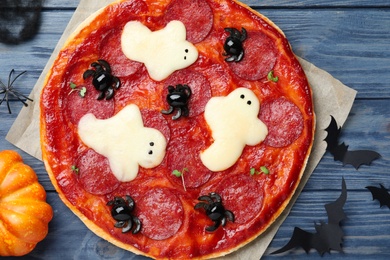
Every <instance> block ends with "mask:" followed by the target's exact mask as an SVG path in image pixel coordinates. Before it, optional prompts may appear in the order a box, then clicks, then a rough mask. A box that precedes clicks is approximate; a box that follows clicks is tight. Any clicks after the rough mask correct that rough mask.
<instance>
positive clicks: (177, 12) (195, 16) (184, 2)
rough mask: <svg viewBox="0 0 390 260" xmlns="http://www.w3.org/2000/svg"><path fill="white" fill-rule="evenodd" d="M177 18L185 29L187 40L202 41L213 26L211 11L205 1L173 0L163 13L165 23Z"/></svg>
mask: <svg viewBox="0 0 390 260" xmlns="http://www.w3.org/2000/svg"><path fill="white" fill-rule="evenodd" d="M173 20H179V21H181V22H183V24H184V25H185V27H186V30H187V41H190V42H192V43H198V42H201V41H203V40H204V39H205V38H206V37H207V35H208V34H209V33H210V31H211V28H212V26H213V11H212V10H211V7H210V5H209V4H208V3H207V1H203V0H174V1H172V2H171V4H170V5H169V6H168V8H167V10H166V13H165V21H166V23H168V22H170V21H173Z"/></svg>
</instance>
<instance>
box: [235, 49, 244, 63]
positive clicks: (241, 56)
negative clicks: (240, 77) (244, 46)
mask: <svg viewBox="0 0 390 260" xmlns="http://www.w3.org/2000/svg"><path fill="white" fill-rule="evenodd" d="M242 58H244V51H242V52H241V53H240V54H239V55H238V57H236V60H235V61H240V60H242Z"/></svg>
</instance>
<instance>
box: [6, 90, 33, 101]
mask: <svg viewBox="0 0 390 260" xmlns="http://www.w3.org/2000/svg"><path fill="white" fill-rule="evenodd" d="M10 92H11V93H12V94H14V96H15V95H17V96H19V97H23V98H25V99H28V100H30V101H33V100H32V99H31V98H29V97H27V96H25V95H23V94H22V93H20V92H19V91H17V90H14V89H12V91H10Z"/></svg>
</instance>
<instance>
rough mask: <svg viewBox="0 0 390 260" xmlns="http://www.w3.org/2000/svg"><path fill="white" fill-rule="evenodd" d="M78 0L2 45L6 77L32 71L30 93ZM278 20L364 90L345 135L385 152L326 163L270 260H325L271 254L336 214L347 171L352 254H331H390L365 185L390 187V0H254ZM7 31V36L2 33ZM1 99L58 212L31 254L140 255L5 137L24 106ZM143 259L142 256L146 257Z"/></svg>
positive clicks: (54, 8) (59, 3) (51, 7)
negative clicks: (79, 213)
mask: <svg viewBox="0 0 390 260" xmlns="http://www.w3.org/2000/svg"><path fill="white" fill-rule="evenodd" d="M78 2H79V1H78V0H46V1H43V8H42V10H41V22H40V27H39V30H38V33H37V34H36V35H35V37H33V38H32V39H30V40H28V41H24V42H21V43H19V44H4V43H0V79H1V80H2V82H6V81H7V80H8V73H9V71H10V70H11V69H15V70H16V72H21V71H24V70H27V73H26V74H24V75H23V76H21V77H20V78H19V79H18V80H17V82H16V83H15V87H16V88H17V89H18V90H19V91H20V92H22V93H24V94H27V95H28V94H29V93H30V91H31V89H32V88H33V86H34V85H35V82H36V81H37V79H38V77H39V76H40V74H41V72H42V70H43V68H44V66H45V64H46V63H47V61H48V59H49V57H50V55H51V53H52V52H53V50H54V48H55V46H56V44H57V42H58V40H59V38H60V36H61V35H62V33H63V31H64V29H65V27H66V25H67V24H68V22H69V20H70V18H71V16H72V14H73V13H74V11H75V8H76V7H77V5H78ZM244 2H245V3H247V4H249V5H250V6H251V7H253V8H254V9H256V10H258V11H260V12H261V13H263V14H264V15H266V16H268V17H269V18H270V19H271V20H272V21H273V22H275V23H276V24H277V25H278V26H279V27H280V28H281V29H282V30H283V31H284V32H285V34H286V36H287V38H288V39H289V41H290V43H291V45H292V48H293V50H294V51H295V53H296V54H297V55H298V56H300V57H302V58H304V59H306V60H308V61H310V62H311V63H313V64H315V65H316V66H318V67H320V68H322V69H324V70H326V71H328V72H329V73H331V74H332V75H333V76H334V77H335V78H337V79H339V80H341V81H342V82H343V83H344V84H345V85H347V86H349V87H351V88H353V89H355V90H357V91H358V94H357V98H356V100H355V103H354V105H353V107H352V110H351V113H350V115H349V117H348V119H347V121H346V123H345V124H344V126H343V130H342V136H341V141H344V142H345V143H346V144H348V145H349V146H350V148H351V149H355V150H356V149H373V150H375V151H377V152H379V153H380V154H381V155H382V158H380V159H379V160H376V161H374V162H373V163H372V165H371V166H362V167H360V168H359V170H355V169H354V168H353V167H352V166H350V165H346V166H344V167H343V166H342V164H341V163H340V162H337V161H334V160H333V158H332V156H331V155H330V154H329V153H326V154H325V156H324V157H323V158H322V160H321V161H320V163H319V165H318V166H317V168H316V169H315V171H314V172H313V174H312V176H311V178H310V179H309V181H308V183H307V185H306V186H305V188H304V190H303V192H302V193H301V195H300V196H299V198H298V200H297V202H296V203H295V205H294V206H293V208H292V211H291V213H290V215H289V216H288V217H287V219H286V221H285V222H284V223H283V225H282V226H281V227H280V229H279V231H278V232H277V234H276V236H275V238H274V239H273V241H272V243H271V244H270V246H269V248H268V250H267V251H266V253H265V256H264V259H272V258H284V259H291V258H297V259H298V258H299V259H315V258H317V259H320V258H321V256H320V255H319V254H318V253H317V252H316V251H314V250H312V251H311V252H310V253H309V254H306V253H305V251H304V250H303V249H296V250H292V251H290V252H288V253H286V254H282V255H270V253H271V252H273V251H275V250H276V249H279V248H281V247H282V246H283V245H285V244H286V243H287V242H288V240H289V238H290V236H291V234H292V232H293V229H294V227H295V226H297V227H301V228H302V229H305V230H307V231H311V232H314V223H315V222H317V223H318V222H320V221H327V218H326V213H325V209H324V204H326V203H329V202H332V201H334V200H335V199H337V198H338V196H339V195H340V190H341V179H342V177H344V178H345V181H346V184H347V189H348V199H347V202H346V204H345V206H344V209H345V212H346V214H347V216H348V219H347V220H345V221H344V222H343V225H342V226H343V230H344V232H345V237H344V243H343V250H344V252H343V253H339V252H336V251H332V252H331V254H325V255H324V259H326V258H331V259H389V258H390V209H389V208H387V207H382V208H380V205H379V202H378V201H373V200H372V196H371V194H370V193H369V191H368V190H367V189H366V188H365V187H366V186H369V185H371V186H379V184H383V185H384V186H385V187H387V188H390V160H389V158H390V149H389V145H390V109H389V106H390V1H388V0H377V1H372V0H348V1H347V0H326V1H324V0H272V1H271V0H264V1H261V0H245V1H244ZM1 37H2V35H0V40H1ZM0 98H2V96H0ZM10 106H11V109H12V114H8V109H7V106H6V104H4V103H3V104H2V105H1V106H0V150H5V149H11V150H16V151H18V152H19V153H20V154H21V155H22V156H23V158H24V160H25V162H26V163H27V164H29V165H30V166H32V167H33V168H34V170H35V171H36V173H37V174H38V177H39V181H40V183H41V184H42V185H43V186H44V187H45V189H46V191H47V201H48V202H49V203H50V204H51V205H52V207H53V209H54V218H53V220H52V221H51V223H50V225H49V234H48V236H47V237H46V239H45V240H44V241H42V242H41V243H39V244H38V245H37V247H36V249H35V250H34V251H33V252H32V253H31V254H30V255H28V256H26V257H25V259H99V258H100V259H131V258H132V257H133V254H131V253H129V252H126V251H124V250H122V249H119V248H116V247H115V246H113V245H111V244H109V243H108V242H105V241H104V240H102V239H100V238H98V237H97V236H95V235H94V234H93V233H92V232H91V231H89V230H88V229H87V228H86V227H85V226H84V224H82V222H81V221H80V220H79V219H78V218H77V217H76V216H75V215H73V213H71V211H70V210H68V208H67V207H66V206H65V205H64V204H63V203H62V202H61V201H60V199H59V197H58V195H57V193H56V191H55V190H54V188H53V186H52V184H51V182H50V180H49V178H48V176H47V173H46V170H45V168H44V166H43V163H42V162H41V161H39V160H37V159H35V158H33V157H32V156H30V155H28V154H26V153H25V152H23V151H21V150H19V149H18V148H16V147H15V146H13V145H12V144H10V143H9V142H7V141H6V140H5V136H6V134H7V132H8V130H9V129H10V127H11V125H12V123H13V122H14V120H15V118H16V116H17V114H18V112H19V111H20V109H21V107H22V104H21V103H20V102H18V101H16V100H12V101H11V102H10ZM137 259H143V258H138V257H137Z"/></svg>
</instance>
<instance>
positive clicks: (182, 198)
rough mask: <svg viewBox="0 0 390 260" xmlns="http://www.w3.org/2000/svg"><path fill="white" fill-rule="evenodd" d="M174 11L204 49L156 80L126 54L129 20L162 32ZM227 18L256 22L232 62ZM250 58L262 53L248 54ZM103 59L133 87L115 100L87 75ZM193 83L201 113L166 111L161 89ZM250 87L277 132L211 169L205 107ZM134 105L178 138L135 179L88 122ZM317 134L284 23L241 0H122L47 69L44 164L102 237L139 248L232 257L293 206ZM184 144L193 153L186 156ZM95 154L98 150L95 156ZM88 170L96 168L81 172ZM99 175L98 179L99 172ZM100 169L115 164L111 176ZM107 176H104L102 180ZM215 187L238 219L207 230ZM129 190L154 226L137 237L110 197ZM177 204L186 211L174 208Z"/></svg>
mask: <svg viewBox="0 0 390 260" xmlns="http://www.w3.org/2000/svg"><path fill="white" fill-rule="evenodd" d="M194 5H197V6H196V8H198V9H196V10H200V11H199V13H200V14H197V15H195V16H194V18H192V15H190V16H188V13H187V12H185V11H186V10H188V9H186V8H194ZM208 8H209V9H208ZM177 10H184V12H178V11H177ZM190 10H191V9H190ZM210 10H211V12H210ZM210 14H211V17H209V16H210ZM172 19H174V20H176V19H177V20H180V21H182V22H183V23H184V24H185V25H186V28H187V39H191V40H192V41H193V44H194V45H195V46H196V47H197V49H198V51H199V57H198V60H197V61H196V62H195V63H194V64H193V65H191V66H190V67H188V68H186V69H183V70H180V71H176V72H174V73H173V74H172V75H171V76H170V77H168V78H167V79H165V80H162V81H154V80H152V79H150V77H149V76H148V73H147V71H146V69H145V67H144V65H143V64H140V63H137V62H134V61H129V60H126V59H123V53H121V50H120V40H118V38H120V37H118V36H120V33H121V30H122V28H123V26H124V25H125V24H126V23H127V22H128V21H132V20H137V21H141V22H142V23H144V24H145V25H146V26H148V27H149V28H150V29H151V30H152V31H154V30H159V29H161V28H163V27H164V26H165V25H166V24H167V23H168V22H169V21H170V20H172ZM196 20H199V21H202V23H203V24H205V20H206V21H207V20H209V25H208V26H205V27H206V29H200V28H202V26H199V25H196V24H194V23H195V21H196ZM206 24H207V23H206ZM226 27H234V28H237V29H241V28H242V27H244V28H245V29H246V30H247V32H248V38H247V39H246V40H245V41H244V48H245V52H246V56H244V59H243V60H242V63H240V62H237V63H235V62H233V63H228V62H226V61H225V58H226V56H224V55H223V52H224V50H223V44H224V41H225V39H226V38H227V37H228V34H227V33H226V32H225V31H224V28H226ZM204 30H207V31H206V32H205V31H204ZM254 39H256V41H255V40H254ZM259 42H260V43H259ZM264 46H266V49H264ZM252 52H253V54H252ZM267 52H270V53H271V55H270V56H269V58H268V60H267V64H265V62H264V61H261V60H257V57H258V56H267V57H268V54H267V55H266V53H267ZM259 53H260V54H261V55H256V54H259ZM248 57H249V58H250V59H252V60H250V61H248V60H245V58H247V59H249V58H248ZM251 57H253V58H251ZM99 59H105V60H107V61H108V62H109V63H110V65H111V67H112V70H113V72H112V73H113V74H114V75H116V76H118V77H119V78H120V80H121V84H122V85H121V87H120V88H119V89H118V90H117V91H116V93H115V96H114V98H113V99H112V100H108V101H107V100H102V101H97V100H96V96H97V92H96V91H95V90H94V88H93V86H92V84H91V81H90V80H89V81H88V80H84V79H83V77H82V74H83V72H84V71H85V70H87V69H90V64H91V63H92V62H95V61H97V60H99ZM270 63H271V65H270ZM254 64H256V66H260V67H259V70H264V71H268V70H270V69H271V70H272V72H273V75H275V76H277V77H278V81H276V82H274V81H272V80H270V79H268V78H267V76H264V75H263V74H264V72H258V71H254V72H252V71H251V70H252V69H253V68H252V67H254ZM267 66H269V68H270V69H269V68H268V67H267ZM249 74H250V75H253V76H248V75H249ZM179 81H180V82H179ZM181 81H186V82H191V85H192V86H195V89H196V91H195V92H196V93H195V95H194V96H195V98H194V100H191V102H193V103H192V104H191V103H190V115H189V117H182V118H180V119H179V120H177V121H174V120H172V119H171V116H170V115H169V116H165V115H162V114H161V113H160V111H161V110H162V109H165V108H166V106H167V104H166V103H165V100H164V98H161V97H164V96H165V94H166V87H167V85H169V84H182V83H185V82H181ZM71 83H72V84H75V85H76V86H78V87H79V86H80V87H81V86H85V87H86V89H87V94H86V96H85V97H84V98H81V97H79V96H77V95H75V92H72V91H71V90H72V89H70V87H69V84H71ZM207 83H208V84H207ZM238 87H245V88H249V89H251V90H252V91H253V92H254V93H255V94H256V95H257V97H258V99H259V101H260V113H259V118H260V119H261V120H262V121H263V122H265V123H266V125H267V127H268V129H276V130H272V132H270V133H269V134H268V136H267V138H266V139H265V140H264V141H263V142H261V143H260V144H258V145H255V146H246V147H245V148H244V151H243V153H242V155H241V157H240V159H239V160H238V161H237V162H236V163H235V164H234V165H233V166H232V167H230V168H229V169H227V170H225V171H221V172H211V171H207V170H205V169H204V166H203V165H200V164H199V159H197V154H198V153H199V151H201V150H204V149H205V148H206V147H207V146H208V145H210V143H212V138H211V133H210V129H209V128H208V127H207V123H206V122H205V119H204V117H203V113H204V108H202V106H204V104H205V103H207V101H208V100H209V99H210V98H211V97H214V96H226V95H228V94H229V93H230V92H231V91H233V90H234V89H236V88H238ZM94 91H95V92H94ZM164 91H165V92H164ZM71 92H72V93H71ZM145 100H146V101H145ZM128 104H136V105H137V106H138V107H139V108H140V110H141V113H142V117H143V120H144V123H145V125H150V126H151V127H156V128H157V129H159V130H160V131H161V132H162V133H163V134H164V135H165V137H166V138H167V140H168V146H167V154H166V156H165V158H164V160H163V162H162V163H161V165H159V166H157V167H155V168H153V169H143V168H140V172H139V175H138V177H137V178H136V179H135V180H133V181H130V182H126V183H121V182H119V181H117V180H115V179H113V178H112V176H109V175H110V174H109V173H108V174H107V173H106V172H107V171H108V172H109V171H110V169H109V165H108V163H104V158H103V159H102V158H100V157H99V155H97V154H96V152H94V151H93V150H91V148H89V147H87V146H86V145H85V144H84V143H83V142H82V141H81V140H80V137H79V136H78V133H77V124H78V121H79V120H80V118H81V117H82V116H83V115H85V114H87V113H94V114H95V115H97V117H100V118H101V119H105V118H109V117H112V116H114V115H115V114H116V113H118V112H119V111H120V110H121V109H123V108H124V107H125V106H126V105H128ZM191 106H192V107H191ZM263 111H264V112H263ZM275 111H276V112H275ZM278 129H282V130H283V131H278ZM314 131H315V114H314V108H313V100H312V93H311V89H310V86H309V84H308V82H307V79H306V77H305V74H304V72H303V70H302V68H301V66H300V64H299V62H298V61H297V59H296V58H295V56H294V54H293V52H292V50H291V48H290V45H289V43H288V41H287V39H286V38H285V36H284V34H283V32H282V31H281V30H280V29H279V28H278V27H277V26H275V25H274V24H273V23H272V22H271V21H270V20H269V19H267V18H266V17H265V16H263V15H261V14H259V13H257V12H255V11H253V10H251V9H250V8H249V7H248V6H246V5H244V4H242V3H240V2H238V1H234V0H214V1H211V0H207V1H192V0H186V1H178V0H173V1H169V0H161V1H153V0H135V1H126V0H119V1H116V2H114V3H112V4H110V5H109V6H107V7H104V8H102V9H100V10H99V11H97V12H96V13H94V14H93V15H91V16H90V17H89V18H88V19H86V20H85V21H84V22H83V23H82V24H80V26H79V27H78V28H77V29H76V30H75V32H74V33H73V34H72V35H71V36H70V37H69V39H68V40H67V41H66V43H65V45H64V46H63V48H62V50H61V51H60V53H59V55H58V57H57V59H56V60H55V61H54V64H53V66H52V68H51V70H50V72H49V73H48V75H47V77H46V80H45V83H44V87H43V90H42V94H41V143H42V154H43V161H44V163H45V166H46V169H47V171H48V174H49V177H50V179H51V181H52V183H53V185H54V187H55V188H56V190H57V191H58V193H59V196H60V198H61V199H62V201H63V202H64V203H65V204H66V205H67V206H68V207H69V208H70V209H71V210H72V211H73V212H74V213H75V214H76V215H77V216H78V217H79V218H80V219H81V220H82V221H83V222H84V223H85V225H86V226H87V227H88V228H89V229H90V230H92V231H93V232H94V233H96V234H97V235H98V236H100V237H102V238H104V239H106V240H107V241H109V242H111V243H113V244H115V245H117V246H119V247H121V248H124V249H126V250H129V251H132V252H134V253H136V254H141V255H145V256H148V257H152V258H159V259H160V258H199V259H200V258H202V259H203V258H213V257H218V256H223V255H226V254H228V253H231V252H233V251H236V250H238V249H239V248H241V247H243V246H244V245H246V244H248V243H249V242H251V241H252V240H254V239H255V238H256V237H258V236H259V235H260V234H261V233H263V232H264V231H265V230H266V229H267V228H268V227H269V226H270V225H271V224H272V223H273V222H274V221H275V220H276V218H277V217H278V216H279V215H280V214H281V213H282V212H283V210H284V209H285V207H286V206H287V205H288V203H289V201H290V199H291V198H292V196H293V194H294V192H295V190H296V188H297V187H298V184H299V182H300V179H301V177H302V174H303V172H304V170H305V166H306V163H307V160H308V157H309V155H310V151H311V147H312V144H313V138H314ZM195 137H196V138H195ZM183 149H184V150H185V151H186V152H187V153H188V156H183ZM83 156H84V157H83ZM94 156H95V157H96V158H98V159H96V160H93V159H91V158H92V157H93V158H95V157H94ZM99 158H100V159H99ZM82 159H84V161H98V162H99V167H101V165H100V164H102V165H103V167H104V165H106V168H107V169H106V170H105V171H94V170H93V169H94V168H96V167H97V166H96V165H90V166H88V167H80V165H77V164H78V163H79V162H80V161H82ZM82 166H85V165H84V164H83V165H82ZM189 166H190V167H191V169H190V170H189V173H188V174H187V173H184V174H185V175H184V176H185V178H184V182H185V183H186V184H187V185H188V187H187V189H185V187H183V184H182V180H181V179H180V178H177V177H175V176H173V175H172V170H174V169H176V170H182V169H183V168H184V167H189ZM261 166H266V167H267V169H268V170H269V173H268V174H261V173H260V174H254V175H251V173H250V172H251V171H252V169H257V171H259V170H258V169H259V168H260V167H261ZM81 168H83V169H84V168H86V170H83V172H78V171H75V169H81ZM88 169H89V170H88ZM191 170H192V171H191ZM91 172H93V174H96V175H97V176H93V177H91V175H88V174H91ZM100 172H105V173H104V176H103V175H101V176H100V175H99V174H101V173H100ZM194 172H196V174H195V175H194ZM95 178H96V179H99V180H100V181H99V182H96V181H93V179H95ZM211 192H217V193H218V194H220V195H221V197H222V202H223V203H224V205H225V207H226V208H228V209H229V210H231V211H233V213H234V214H235V217H236V219H235V221H234V222H230V221H227V224H226V225H225V226H224V227H222V226H220V227H219V228H218V229H217V230H216V231H214V232H207V231H205V227H207V226H210V225H212V224H213V222H211V221H210V219H208V217H207V215H206V214H205V212H204V211H202V210H199V209H194V206H195V204H197V203H198V202H199V201H198V200H197V198H198V197H199V196H202V195H207V194H209V193H211ZM145 194H147V196H146V195H145ZM126 195H130V196H131V197H132V198H133V199H134V201H135V204H136V208H135V210H134V212H133V213H134V215H137V216H138V217H139V218H140V219H141V220H143V221H144V223H145V224H144V225H143V226H142V229H141V232H139V233H137V234H132V233H131V232H128V233H122V232H121V229H120V228H115V227H114V224H115V222H116V221H115V220H114V219H113V218H112V216H111V213H110V209H111V207H109V206H107V202H108V201H110V200H112V199H113V198H114V197H115V196H121V197H124V196H126ZM150 198H152V199H150ZM157 202H159V204H158V205H164V207H166V208H164V209H162V210H161V212H158V213H159V214H160V216H161V217H162V218H163V219H162V220H160V221H158V220H157V217H156V216H155V215H153V214H152V213H151V212H150V208H149V209H148V206H149V207H150V206H153V205H154V206H155V204H156V203H157ZM138 203H139V204H138ZM162 207H163V206H162ZM170 211H173V212H174V213H172V214H164V212H170ZM172 215H173V216H172ZM164 223H165V224H166V225H165V226H164Z"/></svg>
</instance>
